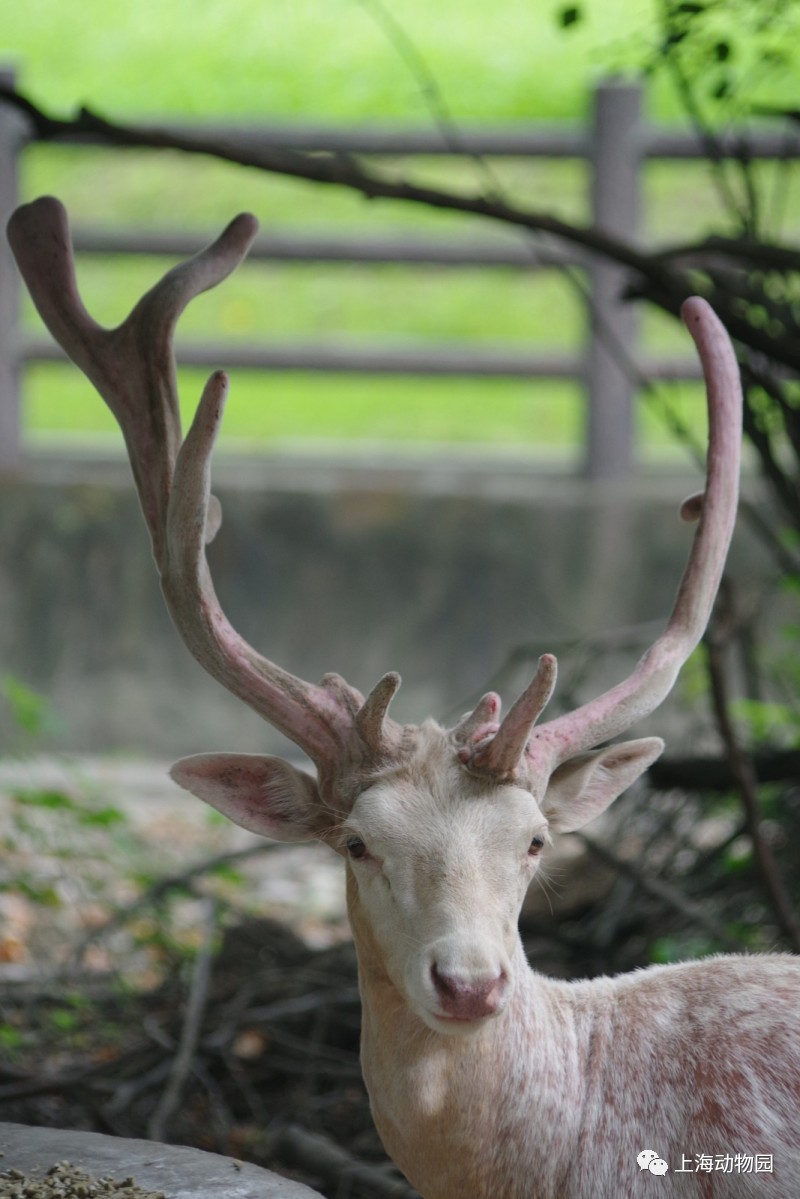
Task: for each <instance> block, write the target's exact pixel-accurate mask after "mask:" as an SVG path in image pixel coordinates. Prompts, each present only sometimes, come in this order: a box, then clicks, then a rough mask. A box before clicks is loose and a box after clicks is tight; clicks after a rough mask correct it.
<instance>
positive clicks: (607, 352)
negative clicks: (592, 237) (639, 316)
mask: <svg viewBox="0 0 800 1199" xmlns="http://www.w3.org/2000/svg"><path fill="white" fill-rule="evenodd" d="M640 113H641V89H640V88H639V87H638V86H635V85H630V84H620V83H614V82H611V83H607V84H603V85H602V86H600V87H599V88H598V89H597V91H596V92H595V113H594V128H593V131H592V147H591V164H592V170H593V179H592V219H593V222H594V224H595V225H596V226H597V227H598V228H599V229H602V230H603V232H604V233H611V234H618V235H619V236H620V237H624V238H625V239H626V240H631V239H635V238H636V234H637V230H638V224H639V168H640V157H641V156H640V139H639V128H640V126H639V121H640ZM589 276H590V287H591V308H592V311H591V314H590V321H591V330H590V341H589V348H588V354H587V360H586V371H587V391H588V400H589V405H588V407H589V411H588V421H587V423H588V430H587V446H586V464H585V469H586V474H587V475H588V476H589V477H590V478H593V479H609V478H619V477H620V476H624V475H627V474H629V473H630V470H631V465H632V460H633V439H634V410H633V400H634V386H633V383H632V381H631V379H630V378H629V376H628V374H626V371H625V369H624V367H623V366H622V365H621V363H620V361H619V357H618V353H617V347H621V348H622V349H623V350H624V351H625V354H626V355H628V356H630V357H631V358H633V360H634V361H636V359H637V358H638V355H637V352H636V335H637V321H636V317H635V314H634V311H633V305H632V304H625V303H622V302H621V301H620V294H621V292H622V290H623V288H624V286H625V270H624V269H623V268H620V267H617V266H614V265H613V263H607V262H604V261H603V260H601V259H596V260H595V262H594V263H593V265H592V267H591V268H590V272H589Z"/></svg>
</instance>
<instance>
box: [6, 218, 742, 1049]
mask: <svg viewBox="0 0 800 1199" xmlns="http://www.w3.org/2000/svg"><path fill="white" fill-rule="evenodd" d="M256 229H257V224H256V221H255V219H254V218H253V217H251V216H247V215H244V216H239V217H237V218H236V219H235V220H234V221H232V222H231V224H230V225H229V226H228V227H227V229H226V230H225V231H224V232H223V233H222V235H221V236H220V237H219V238H218V239H217V241H216V242H214V243H213V245H211V246H209V247H208V248H207V249H206V250H204V251H203V252H202V253H200V254H198V255H197V256H196V257H195V258H192V259H191V260H189V261H187V262H185V263H183V264H181V265H180V266H177V267H175V268H174V269H173V270H171V271H169V272H168V273H167V274H166V275H165V276H164V278H163V279H162V280H161V281H160V282H159V283H157V284H156V286H155V287H154V288H153V289H152V290H151V291H150V292H148V293H147V295H145V296H144V297H143V298H142V299H141V300H140V301H139V303H138V304H137V305H136V307H135V308H134V309H133V311H132V312H131V314H130V316H129V317H128V318H127V319H126V320H125V321H124V322H123V323H122V324H121V325H120V326H119V327H118V328H116V329H112V330H109V329H105V328H103V327H101V326H100V325H98V324H97V323H96V322H95V321H94V320H93V319H92V317H91V316H89V314H88V313H87V312H86V310H85V308H84V306H83V304H82V302H81V299H80V296H79V294H78V291H77V286H76V281H75V273H74V264H73V258H72V251H71V246H70V238H69V230H68V225H67V218H66V213H65V211H64V209H63V207H62V205H61V204H60V203H59V202H58V201H57V200H55V199H52V198H49V197H46V198H43V199H40V200H37V201H35V202H34V203H33V204H29V205H26V206H24V207H22V208H20V209H19V210H18V211H17V212H16V213H15V214H14V216H13V217H12V219H11V221H10V223H9V230H8V233H9V240H10V242H11V245H12V248H13V250H14V253H15V255H16V258H17V262H18V264H19V268H20V270H21V272H22V274H23V276H24V278H25V280H26V282H27V285H28V287H29V289H30V292H31V295H32V297H33V299H34V301H35V303H36V306H37V308H38V309H39V312H40V313H41V316H42V318H43V320H44V322H45V324H46V325H47V326H48V328H49V330H50V332H51V333H52V335H53V336H54V337H55V339H56V340H57V341H58V342H59V343H60V344H61V346H62V347H63V348H64V350H65V351H66V352H67V354H68V355H69V356H70V357H71V358H72V359H73V361H74V362H75V363H76V364H77V365H78V366H79V367H80V368H81V370H83V371H84V373H85V374H86V375H87V376H88V377H89V379H90V380H91V381H92V383H93V384H94V385H95V387H96V388H97V390H98V391H99V392H100V394H101V396H102V397H103V399H104V400H105V401H106V403H107V404H108V406H109V407H110V408H111V410H112V412H113V413H114V414H115V416H116V417H117V420H118V421H119V424H120V426H121V428H122V433H123V436H124V438H125V443H126V446H127V450H128V454H129V457H130V461H131V466H132V469H133V475H134V479H135V482H136V486H137V489H138V492H139V496H140V500H141V505H142V510H143V513H144V517H145V521H146V522H147V526H148V529H149V531H150V535H151V539H152V545H153V554H154V557H155V562H156V567H157V569H158V572H159V575H160V578H161V584H162V588H163V592H164V596H165V599H166V602H167V605H168V608H169V611H170V613H171V615H172V618H173V620H174V622H175V625H176V627H177V629H178V631H179V633H180V634H181V636H182V637H183V639H184V641H185V642H186V644H187V645H188V647H189V649H190V651H191V652H192V654H193V655H194V656H195V657H196V658H197V660H198V661H199V662H200V663H201V664H202V665H203V666H204V667H205V669H206V670H207V671H208V672H209V673H210V674H211V675H213V676H214V677H215V678H216V679H218V681H219V682H221V683H222V685H223V686H224V687H226V688H227V689H228V690H229V691H231V692H232V693H233V694H234V695H236V696H237V697H238V698H239V699H241V700H243V701H244V702H245V703H246V704H248V705H249V706H250V707H251V708H253V709H254V710H255V711H256V712H258V713H259V714H260V715H261V716H263V718H264V719H265V720H267V721H269V722H270V723H271V724H273V725H274V726H275V727H276V728H278V729H279V730H281V732H283V733H284V734H285V735H286V736H287V737H289V738H290V739H291V740H292V741H293V742H294V743H295V744H296V745H298V746H299V747H300V748H301V749H302V750H303V751H304V752H305V753H306V754H307V755H308V757H309V758H310V759H311V760H312V762H313V763H314V764H315V766H316V768H317V778H316V779H314V778H312V777H311V776H310V775H309V774H307V773H305V772H304V771H300V770H297V769H296V768H295V767H293V766H291V765H289V764H288V763H287V762H284V761H282V760H280V759H278V758H275V757H263V756H257V755H240V754H218V753H212V754H199V755H197V756H195V757H191V758H187V759H184V760H183V761H181V762H178V763H177V765H176V766H175V767H173V770H172V777H173V778H174V779H175V780H176V781H177V782H178V783H179V784H180V785H181V786H182V787H185V788H187V789H188V790H190V791H192V792H194V794H196V795H198V796H199V797H200V798H201V799H204V800H205V801H206V802H208V803H210V804H212V805H213V806H214V807H215V808H217V809H219V810H220V811H221V812H224V813H225V814H226V815H227V816H229V817H230V818H231V819H232V820H233V821H235V822H236V823H237V824H240V825H242V826H243V827H244V828H247V829H251V830H253V831H254V832H257V833H260V834H263V835H264V836H267V837H271V838H275V839H277V840H286V841H298V840H305V839H308V838H321V839H322V840H323V841H325V842H327V843H328V844H329V845H330V846H331V847H332V848H333V849H334V850H335V851H336V852H338V853H340V854H342V855H344V856H345V857H346V858H347V859H348V863H349V879H350V893H351V913H352V914H353V918H354V925H356V926H360V927H361V934H360V935H361V939H362V941H367V940H368V941H369V942H370V943H371V944H373V945H374V947H375V951H376V960H378V961H380V963H381V969H384V970H385V971H386V973H387V976H388V977H389V979H390V980H391V981H392V983H393V985H395V986H396V987H397V988H398V989H399V990H400V992H401V994H402V995H403V996H404V997H405V999H406V1000H407V1002H408V1003H409V1005H410V1006H411V1008H412V1009H413V1010H414V1011H415V1012H416V1013H417V1014H418V1015H419V1017H420V1018H421V1019H422V1020H424V1021H425V1022H426V1023H427V1024H428V1025H429V1026H430V1027H432V1028H434V1029H437V1030H439V1031H453V1030H454V1029H463V1028H465V1027H474V1026H476V1025H479V1024H480V1023H481V1022H482V1021H483V1020H484V1019H485V1018H486V1017H490V1016H493V1015H497V1014H498V1013H499V1012H500V1011H502V1009H503V1007H504V1005H505V1004H506V1003H507V1001H508V998H509V995H510V994H511V991H512V989H513V983H514V977H513V974H514V967H513V957H514V946H515V939H516V918H517V916H518V913H519V908H520V905H521V902H522V898H523V896H524V893H525V889H526V888H527V886H528V884H529V882H530V880H531V878H532V876H533V874H534V872H535V870H536V868H537V865H538V860H539V853H540V850H541V848H542V846H543V845H544V844H545V841H546V839H547V837H548V835H549V833H550V832H553V831H565V830H571V829H575V828H578V827H580V826H581V825H583V824H585V823H586V822H587V821H589V820H591V819H593V817H595V816H597V815H598V814H599V813H600V812H602V811H603V810H604V809H605V808H606V807H607V806H608V805H609V804H610V803H611V802H612V800H614V799H615V798H616V796H617V795H619V794H620V792H621V791H623V790H624V789H625V788H626V787H628V786H629V785H630V784H631V783H632V782H633V781H634V780H635V779H636V778H638V776H639V775H640V774H641V773H642V772H643V771H644V770H645V769H646V768H647V767H648V766H649V765H650V763H651V762H652V761H653V760H654V759H655V758H656V757H657V756H658V755H659V754H660V753H661V751H662V749H663V743H662V742H661V741H660V740H659V739H658V738H652V737H651V738H646V739H644V740H635V741H628V742H623V743H621V744H614V745H611V746H610V747H609V746H606V747H605V748H597V747H598V746H603V745H604V743H605V742H607V741H609V740H610V739H611V738H613V737H616V736H618V735H619V734H620V733H622V732H624V731H625V730H626V729H628V728H629V727H630V726H631V725H632V724H634V723H635V722H636V721H638V720H639V719H641V718H642V717H644V716H646V715H647V714H649V713H651V712H652V711H653V710H654V709H655V708H656V707H657V706H658V705H659V704H660V703H661V702H662V700H663V699H664V697H665V696H666V695H667V694H668V692H669V691H670V689H671V688H672V686H673V683H674V682H675V679H676V677H677V674H678V672H679V670H680V668H681V665H682V664H683V662H685V660H686V658H687V657H688V656H689V654H690V653H691V652H692V650H693V649H694V647H695V646H696V645H697V643H698V641H699V639H700V637H701V636H702V634H703V631H704V628H705V625H706V623H707V621H708V618H709V615H710V612H711V607H712V604H713V602H714V597H715V595H716V591H717V588H718V585H719V581H720V578H721V574H722V570H723V565H724V562H725V556H726V553H727V549H728V544H729V542H730V538H731V534H732V530H733V524H734V520H735V513H736V501H737V487H738V462H739V448H740V441H741V432H740V429H741V395H740V389H739V377H738V369H737V366H736V361H735V358H734V355H733V351H732V348H731V345H730V342H729V341H728V338H727V336H726V334H725V332H724V330H723V328H722V326H721V324H720V323H719V321H718V320H717V318H716V317H715V315H714V313H713V312H712V311H711V309H710V307H709V306H708V304H707V303H706V302H705V301H704V300H702V299H698V298H693V299H690V300H688V301H687V302H686V303H685V304H684V307H683V318H684V321H685V323H686V325H687V327H688V329H689V331H690V333H691V334H692V336H693V338H694V340H695V343H696V345H697V348H698V352H699V355H700V359H701V362H702V365H703V370H704V374H705V378H706V387H707V395H708V409H709V448H708V464H707V482H706V488H705V492H704V494H703V495H702V496H700V497H694V498H693V499H692V500H690V501H687V502H686V503H685V504H684V507H683V515H684V516H685V517H686V518H687V519H697V518H699V524H698V528H697V531H696V534H695V537H694V541H693V544H692V549H691V552H690V555H689V560H688V564H687V567H686V570H685V573H684V576H683V579H682V581H681V584H680V587H679V589H678V595H677V599H676V601H675V605H674V609H673V612H672V615H671V617H670V619H669V621H668V623H667V626H666V628H665V631H664V633H663V634H662V635H661V636H660V637H659V638H658V640H657V641H656V642H655V643H654V644H653V645H652V646H651V648H650V649H649V650H648V651H647V653H646V654H645V655H644V657H643V658H642V659H641V661H640V662H639V664H638V666H637V667H636V668H635V670H634V671H633V673H632V674H631V675H630V677H629V678H627V679H625V680H624V681H623V682H621V683H619V684H618V685H617V686H616V687H613V688H612V689H611V690H609V691H607V692H605V693H604V694H603V695H601V696H599V697H598V698H597V699H594V700H592V701H591V702H589V703H587V704H584V705H583V706H582V707H580V708H578V709H577V710H576V711H574V712H571V713H569V714H567V715H562V716H558V717H556V718H555V719H552V720H549V721H545V722H541V721H540V717H541V716H542V713H543V711H544V709H545V706H546V705H547V702H548V700H549V699H550V696H551V694H552V692H553V688H554V686H555V681H556V661H555V658H554V657H552V655H547V654H546V655H544V656H543V657H542V658H541V659H540V661H539V664H538V669H537V671H536V674H535V676H534V678H533V680H532V681H531V683H530V685H529V686H528V687H527V689H526V690H525V691H524V692H523V694H522V695H521V696H520V697H519V699H517V700H516V702H515V703H514V704H513V705H512V707H511V708H510V710H509V711H508V713H507V715H506V716H505V718H504V719H502V720H501V718H500V698H499V696H498V695H496V694H495V693H494V692H489V693H488V694H487V695H484V696H483V698H482V699H481V700H480V701H479V702H478V704H477V705H476V707H475V709H474V710H473V711H472V712H470V713H468V714H467V715H465V716H464V717H463V718H462V720H461V721H460V722H459V723H458V724H456V725H455V727H453V728H450V729H444V728H442V727H440V726H439V725H438V724H436V723H435V722H434V721H430V720H429V721H426V722H424V723H423V724H421V725H419V726H417V725H401V724H398V723H397V722H395V721H394V720H393V719H392V717H391V716H390V715H389V712H388V710H389V705H390V703H391V701H392V698H393V696H394V694H395V692H396V691H397V688H398V687H399V685H400V678H399V675H397V674H395V673H389V674H386V675H384V676H383V678H381V679H380V680H379V681H378V683H377V684H376V685H375V687H374V688H373V689H372V691H371V692H370V693H369V695H368V696H367V697H366V698H365V697H364V696H363V695H362V694H361V693H360V692H359V691H358V690H357V689H356V688H355V687H353V686H351V685H350V684H349V683H347V682H345V680H344V679H342V678H341V677H340V676H339V675H336V674H328V675H326V676H325V677H324V678H323V679H322V680H321V682H320V683H318V684H314V683H308V682H305V681H304V680H302V679H299V678H297V677H295V676H294V675H292V674H290V673H288V672H287V671H286V670H284V669H283V668H282V667H280V666H278V665H276V664H275V663H273V662H271V661H269V660H268V659H267V658H264V657H262V656H261V655H260V654H258V653H257V652H256V651H255V650H254V649H253V648H252V647H251V646H250V645H248V644H247V643H246V642H245V641H244V640H243V639H242V638H241V637H240V636H239V635H238V634H237V633H236V632H235V631H234V629H233V628H232V627H231V625H230V624H229V623H228V621H227V619H226V617H225V615H224V614H223V612H222V610H221V608H220V605H219V603H218V600H217V598H216V596H215V593H214V588H213V584H212V581H211V577H210V574H209V569H208V564H207V561H206V556H205V546H206V544H207V543H208V542H209V541H210V540H211V539H212V538H213V536H214V534H215V532H216V531H217V529H218V527H219V524H220V519H221V517H220V511H219V505H218V504H217V502H216V500H215V499H214V497H212V496H211V494H210V461H211V453H212V449H213V445H214V441H215V438H216V435H217V432H218V429H219V426H220V422H221V419H222V412H223V407H224V403H225V398H226V394H227V389H228V382H227V378H226V376H225V375H224V374H223V373H222V372H216V373H215V374H213V375H212V376H211V377H210V379H209V380H208V383H207V384H206V386H205V389H204V391H203V394H202V396H201V399H200V402H199V405H198V408H197V412H196V415H195V418H194V421H193V422H192V425H191V428H190V429H189V431H188V433H187V435H186V437H185V439H184V438H183V437H182V434H181V429H180V418H179V411H178V397H177V388H176V380H175V366H174V358H173V350H172V334H173V330H174V327H175V324H176V321H177V319H178V317H179V316H180V314H181V312H182V311H183V309H184V308H185V306H186V305H187V303H188V302H189V301H190V300H191V299H192V298H193V297H194V296H195V295H197V294H199V293H200V292H202V291H204V290H206V289H208V288H210V287H213V286H215V285H216V284H217V283H219V282H221V281H222V280H223V279H224V278H225V277H226V276H227V275H228V274H229V273H230V272H231V271H232V270H233V269H234V268H235V267H236V266H237V265H238V263H239V262H240V261H241V260H242V258H243V257H244V256H245V254H246V252H247V250H248V247H249V245H250V243H251V241H252V239H253V237H254V236H255V233H256ZM357 935H358V927H357Z"/></svg>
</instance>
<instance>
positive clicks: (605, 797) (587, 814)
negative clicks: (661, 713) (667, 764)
mask: <svg viewBox="0 0 800 1199" xmlns="http://www.w3.org/2000/svg"><path fill="white" fill-rule="evenodd" d="M663 749H664V742H663V741H662V740H661V738H660V737H644V738H643V739H642V740H640V741H622V742H620V744H619V745H609V746H607V747H606V748H605V749H596V750H594V751H593V752H592V753H588V754H579V755H578V756H577V757H575V758H570V760H569V761H568V762H565V763H564V764H563V765H562V766H559V767H558V769H557V770H554V771H553V773H552V775H551V776H550V781H549V783H548V784H547V790H546V792H545V794H544V798H543V800H542V802H541V805H540V807H541V809H542V814H543V815H544V816H546V817H547V820H548V823H549V825H550V828H551V829H552V830H553V831H554V832H559V833H571V832H573V831H574V830H575V829H578V828H582V827H583V825H584V824H588V823H589V821H590V820H594V818H595V816H599V815H600V813H601V812H605V810H606V808H607V807H608V805H609V804H610V803H612V802H613V800H615V799H616V798H617V796H618V795H620V794H621V793H622V792H623V791H624V790H625V789H626V788H627V787H630V785H631V783H634V782H635V781H636V779H638V777H639V775H640V774H643V773H644V771H645V770H647V767H648V766H649V765H650V764H651V763H652V762H655V760H656V758H657V757H658V756H659V754H661V753H662V752H663Z"/></svg>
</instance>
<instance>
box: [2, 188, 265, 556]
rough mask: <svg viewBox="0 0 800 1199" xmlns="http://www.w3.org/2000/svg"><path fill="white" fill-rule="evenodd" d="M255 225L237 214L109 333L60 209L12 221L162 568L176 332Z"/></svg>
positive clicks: (53, 204) (26, 212) (175, 438)
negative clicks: (113, 429)
mask: <svg viewBox="0 0 800 1199" xmlns="http://www.w3.org/2000/svg"><path fill="white" fill-rule="evenodd" d="M257 228H258V222H257V221H256V219H255V217H252V216H250V215H248V214H242V215H241V216H238V217H236V218H235V219H234V220H233V221H231V223H230V224H229V225H228V227H227V229H225V231H224V232H223V233H222V234H221V236H220V237H219V238H217V240H216V241H215V242H214V243H213V244H212V245H211V246H209V247H208V248H207V249H205V250H203V251H202V252H201V253H200V254H197V255H196V256H195V257H194V258H191V259H189V260H188V261H187V262H184V263H181V264H180V265H179V266H176V267H174V268H173V269H172V270H171V271H169V272H168V273H167V274H166V275H165V276H164V277H163V278H162V279H161V280H160V282H159V283H157V284H156V285H155V287H153V288H152V289H151V291H149V292H148V293H147V294H146V295H145V296H143V297H142V299H141V300H140V301H139V303H138V304H137V305H136V306H135V308H134V309H133V311H132V312H131V313H130V315H129V316H128V317H127V319H126V320H125V321H123V323H122V324H121V325H120V326H119V327H118V328H116V329H105V328H103V327H102V326H101V325H99V324H97V322H96V321H94V320H93V319H92V317H91V316H90V315H89V313H88V312H87V311H86V309H85V307H84V305H83V302H82V300H81V297H80V294H79V292H78V287H77V283H76V279H75V264H74V258H73V255H72V248H71V241H70V233H69V221H68V218H67V213H66V210H65V208H64V206H63V204H61V202H60V201H59V200H56V199H55V198H54V197H53V196H43V197H41V198H40V199H38V200H34V201H33V203H31V204H25V205H23V206H22V207H20V208H18V209H17V210H16V212H15V213H14V214H13V216H12V217H11V219H10V221H9V223H8V239H9V242H10V244H11V247H12V249H13V251H14V255H15V257H16V259H17V264H18V265H19V269H20V272H21V274H22V276H23V278H24V279H25V282H26V283H27V285H28V288H29V290H30V293H31V296H32V297H33V300H34V303H35V304H36V307H37V308H38V310H39V313H40V315H41V317H42V320H43V321H44V323H45V325H46V326H47V328H48V329H49V330H50V332H51V333H52V335H53V337H54V338H55V340H56V341H57V342H58V343H59V345H60V346H61V347H62V349H64V351H65V352H66V353H67V354H68V355H69V357H70V358H71V359H72V361H73V362H74V363H75V364H76V366H78V367H79V368H80V369H81V370H82V371H83V373H84V374H85V375H86V376H87V377H88V378H89V379H90V380H91V382H92V383H93V384H94V386H95V387H96V388H97V390H98V391H99V392H100V395H101V396H102V397H103V399H104V400H105V402H106V404H107V405H108V407H109V408H110V409H111V411H112V412H113V413H114V416H115V417H116V418H117V421H118V422H119V425H120V428H121V429H122V434H123V437H124V438H125V444H126V447H127V450H128V456H129V458H130V462H131V468H132V470H133V475H134V479H135V482H136V487H137V490H138V492H139V497H140V500H141V504H142V510H143V512H144V516H145V520H146V522H147V526H148V529H149V530H150V536H151V538H152V541H153V552H154V554H155V557H156V561H157V563H158V565H159V568H160V567H161V566H162V561H161V556H162V549H163V532H164V521H165V516H166V507H167V501H168V496H169V491H170V487H171V482H172V469H173V464H174V461H175V457H176V455H177V453H178V449H179V447H180V443H181V424H180V412H179V407H178V391H177V383H176V379H175V363H174V355H173V351H172V334H173V332H174V328H175V324H176V322H177V320H178V317H179V316H180V315H181V313H182V312H183V310H184V308H185V307H186V305H187V304H188V303H189V301H190V300H191V299H193V298H194V297H195V296H196V295H199V294H200V293H201V292H203V291H206V290H208V288H210V287H214V286H215V285H216V284H217V283H219V282H221V281H222V280H223V279H224V278H225V277H226V276H227V275H229V274H230V273H231V271H233V270H234V269H235V268H236V267H237V266H238V264H239V263H240V262H241V260H242V258H243V257H244V256H245V254H246V253H247V250H248V248H249V246H250V243H251V242H252V240H253V237H254V236H255V234H256V231H257Z"/></svg>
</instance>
